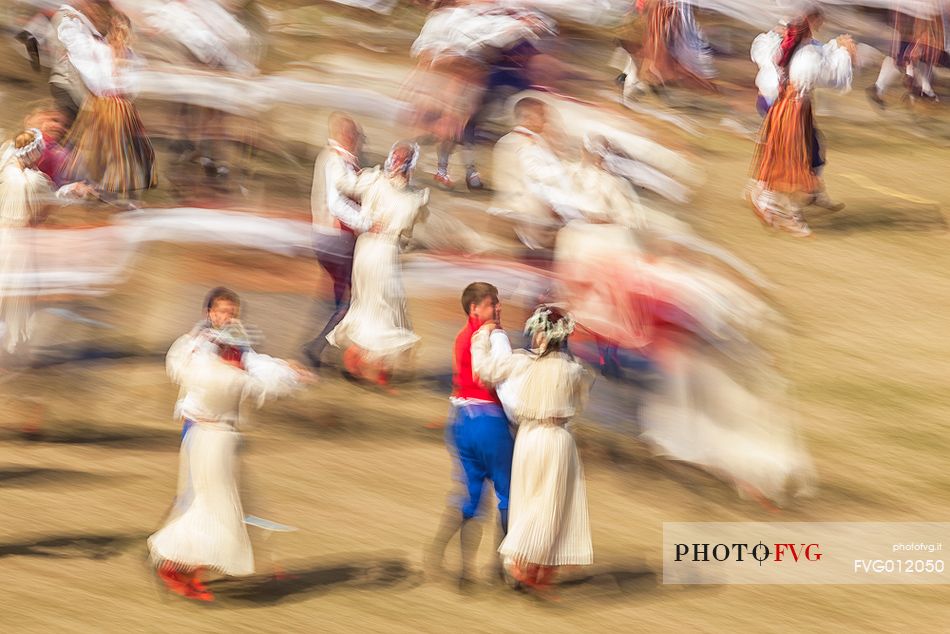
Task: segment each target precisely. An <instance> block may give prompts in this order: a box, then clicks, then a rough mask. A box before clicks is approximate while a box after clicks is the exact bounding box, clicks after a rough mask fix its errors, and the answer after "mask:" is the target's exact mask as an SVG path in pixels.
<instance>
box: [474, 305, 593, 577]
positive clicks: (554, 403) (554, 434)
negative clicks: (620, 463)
mask: <svg viewBox="0 0 950 634" xmlns="http://www.w3.org/2000/svg"><path fill="white" fill-rule="evenodd" d="M494 328H495V324H494V323H492V322H490V323H487V324H485V325H484V326H482V328H481V329H479V331H478V332H476V333H475V336H474V337H473V338H472V369H473V371H474V372H475V374H476V375H478V377H479V378H480V379H481V380H482V381H483V382H485V383H494V384H497V383H500V382H502V381H506V380H507V381H509V385H512V384H513V385H516V386H517V388H518V390H517V391H518V394H517V397H516V398H515V401H516V403H515V404H514V406H513V408H512V409H513V412H514V418H515V420H514V422H515V423H516V424H517V425H518V427H519V429H518V436H517V438H516V439H515V449H514V456H513V458H512V467H511V492H510V498H509V517H508V534H507V536H506V537H505V540H504V541H503V542H502V544H501V546H500V547H499V549H498V551H499V552H500V553H501V555H502V557H503V558H504V560H505V566H506V568H507V570H508V572H509V574H510V575H511V576H512V577H513V578H514V579H516V580H517V581H519V582H520V583H522V584H523V585H525V586H528V587H530V588H534V589H539V590H545V589H547V588H548V587H549V586H550V584H551V582H552V581H553V579H554V575H555V574H556V572H557V569H558V567H560V566H579V565H589V564H590V563H591V562H592V560H593V550H592V547H591V537H590V520H589V518H588V515H587V490H586V487H585V485H584V469H583V466H582V465H581V459H580V455H579V454H578V452H577V445H576V444H575V442H574V437H573V435H572V434H571V432H570V431H569V429H568V425H569V423H570V422H571V419H573V418H574V416H576V415H577V414H579V413H580V410H581V409H582V408H583V407H584V404H585V403H586V401H587V396H588V392H589V389H590V384H591V381H592V375H591V373H590V371H589V370H588V369H587V368H586V367H585V366H583V365H582V364H581V363H579V362H578V361H577V360H575V359H574V356H573V355H572V354H571V353H570V352H569V351H568V347H567V339H568V337H569V336H570V334H571V333H572V332H573V330H574V320H573V319H572V318H571V317H570V316H568V315H567V314H565V313H564V312H562V311H561V310H559V309H557V308H555V307H552V306H543V305H542V306H539V307H538V309H537V310H535V312H534V314H533V315H532V316H531V318H530V319H529V320H528V321H527V323H526V324H525V332H526V333H527V334H530V335H531V337H532V346H533V349H532V350H530V351H525V352H519V353H511V354H508V355H496V356H494V357H493V356H492V351H491V345H490V343H489V334H490V333H491V331H492V330H493V329H494Z"/></svg>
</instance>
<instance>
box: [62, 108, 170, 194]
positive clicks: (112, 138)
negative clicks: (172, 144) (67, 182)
mask: <svg viewBox="0 0 950 634" xmlns="http://www.w3.org/2000/svg"><path fill="white" fill-rule="evenodd" d="M64 145H65V146H66V147H68V148H69V149H70V150H71V152H72V155H71V157H70V159H69V161H68V162H67V164H66V168H65V172H66V174H68V175H69V177H70V178H72V179H73V180H88V181H90V182H92V183H95V184H97V186H98V187H99V189H100V190H102V191H106V192H112V193H114V194H121V195H126V194H128V193H130V192H134V191H140V190H144V189H151V188H152V187H155V186H156V184H157V182H158V180H157V177H156V173H155V150H154V149H152V144H151V142H150V141H149V140H148V137H147V136H146V135H145V128H144V127H143V126H142V120H141V118H139V114H138V111H137V110H136V109H135V106H134V105H133V104H132V102H131V101H129V100H128V99H123V98H122V97H115V96H113V97H90V98H88V99H87V100H86V103H85V104H84V106H83V109H82V111H81V112H80V113H79V116H78V117H77V118H76V122H75V123H74V124H73V127H72V129H71V130H70V131H69V134H68V135H67V137H66V141H65V143H64Z"/></svg>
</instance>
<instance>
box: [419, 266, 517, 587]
mask: <svg viewBox="0 0 950 634" xmlns="http://www.w3.org/2000/svg"><path fill="white" fill-rule="evenodd" d="M462 309H463V310H464V311H465V315H466V316H467V317H468V321H467V323H466V324H465V326H464V327H463V328H462V330H460V331H459V333H458V335H457V336H456V337H455V355H454V358H453V362H452V397H451V401H452V405H453V408H454V412H455V415H454V417H453V420H452V421H451V423H450V425H449V429H448V433H447V439H448V444H449V450H450V451H451V452H452V453H453V455H454V456H456V458H457V459H458V465H459V466H460V467H461V472H462V475H463V484H464V485H465V494H464V495H463V496H462V499H461V500H460V502H459V503H458V504H457V505H453V508H450V509H449V512H448V513H447V514H446V516H445V518H444V519H443V522H442V526H441V527H440V528H439V533H438V534H437V535H436V538H435V540H434V542H433V544H432V546H431V547H430V549H429V553H428V560H429V561H428V563H429V564H430V566H431V567H436V568H440V567H441V563H442V558H443V556H444V554H445V548H446V546H447V545H448V542H449V540H450V539H452V537H454V536H455V534H456V533H460V534H461V535H460V539H461V546H462V575H461V584H462V585H463V586H466V585H468V584H469V583H471V572H472V564H473V560H474V557H475V554H476V553H477V552H478V545H479V542H480V541H481V527H480V526H479V525H478V523H477V521H475V516H476V515H477V513H478V507H479V504H480V503H481V499H482V491H483V487H484V484H485V480H491V482H492V486H493V487H494V489H495V497H497V498H498V512H499V515H500V516H501V530H502V533H503V534H504V533H507V531H508V489H509V485H510V483H511V456H512V453H513V451H514V438H513V437H512V434H511V429H510V427H509V425H508V419H507V418H506V416H505V411H504V409H502V406H501V401H500V400H499V398H498V395H497V394H496V393H495V391H494V390H493V389H492V388H490V387H486V386H485V385H482V383H481V382H480V381H479V380H478V377H477V376H475V375H474V374H473V373H472V349H471V348H472V335H473V334H475V332H476V331H477V330H478V329H479V328H481V326H482V325H483V324H485V323H486V322H495V323H498V322H499V321H500V317H501V308H500V307H499V305H498V289H497V288H495V287H494V286H492V285H491V284H488V283H486V282H475V283H473V284H469V285H468V286H467V287H466V288H465V291H464V292H463V293H462ZM499 569H500V568H499Z"/></svg>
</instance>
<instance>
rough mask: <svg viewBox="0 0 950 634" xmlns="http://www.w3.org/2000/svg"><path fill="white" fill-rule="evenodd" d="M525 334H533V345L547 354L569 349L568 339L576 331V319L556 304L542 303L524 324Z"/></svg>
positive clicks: (543, 353)
mask: <svg viewBox="0 0 950 634" xmlns="http://www.w3.org/2000/svg"><path fill="white" fill-rule="evenodd" d="M524 331H525V334H527V335H531V346H532V347H533V348H535V349H537V350H539V351H540V352H541V356H542V357H543V356H546V355H548V354H551V353H552V352H558V351H562V350H563V351H565V352H566V351H567V339H568V337H570V336H571V333H573V332H574V319H573V318H572V317H571V316H570V315H568V314H567V312H565V311H563V310H561V309H560V308H557V307H556V306H548V305H545V304H541V305H540V306H538V307H537V308H536V309H535V311H534V314H533V315H531V317H529V318H528V321H527V322H525V325H524Z"/></svg>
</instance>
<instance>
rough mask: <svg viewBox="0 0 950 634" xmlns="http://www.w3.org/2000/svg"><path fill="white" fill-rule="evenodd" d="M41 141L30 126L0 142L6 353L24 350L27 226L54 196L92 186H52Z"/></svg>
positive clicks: (29, 264) (29, 262)
mask: <svg viewBox="0 0 950 634" xmlns="http://www.w3.org/2000/svg"><path fill="white" fill-rule="evenodd" d="M45 151H46V144H45V142H44V140H43V133H42V132H41V131H40V130H39V129H37V128H31V129H29V130H25V131H23V132H20V133H19V134H17V135H16V136H15V137H14V138H13V140H12V141H8V142H6V143H4V144H3V145H2V146H0V321H2V322H3V325H2V326H0V328H2V333H0V340H2V341H3V349H4V350H5V351H6V352H8V353H11V354H12V353H18V352H20V351H21V350H25V349H26V344H28V342H29V340H30V335H31V321H32V315H33V299H32V292H31V290H30V289H31V288H32V287H34V286H35V285H36V282H35V280H32V279H31V275H32V273H33V248H32V246H31V239H30V231H31V227H33V226H34V225H36V224H38V223H39V222H41V220H42V211H43V207H44V206H45V205H46V204H47V203H50V202H52V201H53V200H54V191H55V197H56V198H78V197H81V196H83V195H86V194H87V193H91V190H90V189H89V188H88V187H87V186H86V185H84V184H83V183H71V184H68V185H64V186H63V187H60V188H59V189H58V190H57V189H55V184H54V183H53V182H52V181H51V180H50V179H49V177H48V176H47V175H46V174H45V173H44V172H43V171H42V170H41V169H40V167H39V164H40V162H41V161H42V159H43V157H44V152H45Z"/></svg>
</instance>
